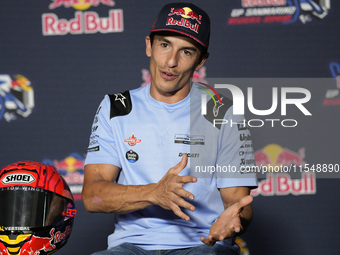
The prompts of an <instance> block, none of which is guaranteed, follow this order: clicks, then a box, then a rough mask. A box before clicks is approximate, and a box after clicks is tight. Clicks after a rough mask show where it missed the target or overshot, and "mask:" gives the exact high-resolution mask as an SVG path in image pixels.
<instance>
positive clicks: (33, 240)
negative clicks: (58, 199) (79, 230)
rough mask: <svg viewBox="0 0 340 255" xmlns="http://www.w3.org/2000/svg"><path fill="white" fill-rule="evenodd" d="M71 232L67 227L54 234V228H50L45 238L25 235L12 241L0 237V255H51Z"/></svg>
mask: <svg viewBox="0 0 340 255" xmlns="http://www.w3.org/2000/svg"><path fill="white" fill-rule="evenodd" d="M71 232H72V228H71V227H70V226H68V227H66V229H65V231H64V232H61V231H57V232H56V233H55V228H52V229H51V230H50V232H49V236H47V237H40V236H36V235H31V234H26V235H18V236H17V237H16V239H13V240H12V239H9V238H8V237H7V236H6V235H0V248H1V249H0V255H10V254H20V255H39V254H41V252H43V254H46V253H47V252H51V253H53V252H54V251H55V250H56V249H58V244H60V243H62V242H63V241H65V240H66V239H67V238H68V237H69V236H70V234H71ZM51 253H49V254H51Z"/></svg>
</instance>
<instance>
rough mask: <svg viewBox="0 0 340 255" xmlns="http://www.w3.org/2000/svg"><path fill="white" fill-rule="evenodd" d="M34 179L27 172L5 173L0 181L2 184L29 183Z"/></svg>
mask: <svg viewBox="0 0 340 255" xmlns="http://www.w3.org/2000/svg"><path fill="white" fill-rule="evenodd" d="M34 181H35V178H34V177H33V175H31V174H27V173H12V174H7V175H5V176H4V177H3V178H2V179H1V182H2V183H3V184H4V185H9V184H30V183H32V182H34Z"/></svg>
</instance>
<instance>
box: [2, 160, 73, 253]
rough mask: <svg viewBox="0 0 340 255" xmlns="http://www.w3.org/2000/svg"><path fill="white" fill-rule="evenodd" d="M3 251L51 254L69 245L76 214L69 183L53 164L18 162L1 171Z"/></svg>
mask: <svg viewBox="0 0 340 255" xmlns="http://www.w3.org/2000/svg"><path fill="white" fill-rule="evenodd" d="M0 205H1V206H0V254H2V255H30V254H34V255H44V254H51V253H53V252H55V251H56V250H58V249H60V248H61V247H62V246H63V245H65V244H66V242H67V240H68V238H69V236H70V234H71V232H72V226H73V221H74V216H75V214H76V210H75V205H74V199H73V196H72V193H71V191H70V188H69V186H68V185H67V183H66V182H65V180H64V179H63V178H62V176H61V175H60V174H59V172H58V170H57V169H56V168H55V167H53V166H50V165H44V164H42V163H38V162H33V161H22V162H17V163H14V164H11V165H8V166H5V167H3V168H2V169H1V170H0Z"/></svg>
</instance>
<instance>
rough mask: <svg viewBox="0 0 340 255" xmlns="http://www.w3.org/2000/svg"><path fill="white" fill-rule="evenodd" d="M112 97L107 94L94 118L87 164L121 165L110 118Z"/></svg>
mask: <svg viewBox="0 0 340 255" xmlns="http://www.w3.org/2000/svg"><path fill="white" fill-rule="evenodd" d="M110 104H111V103H110V99H109V96H108V95H106V96H105V97H104V99H103V101H102V102H101V103H100V105H99V107H98V110H97V112H96V115H95V117H94V120H93V124H92V128H91V135H90V142H89V147H88V149H87V156H86V159H85V165H87V164H111V165H115V166H118V167H121V164H120V160H119V157H118V151H117V147H116V141H115V136H114V133H113V127H112V125H113V124H112V123H113V121H112V120H111V119H110V109H111V107H110Z"/></svg>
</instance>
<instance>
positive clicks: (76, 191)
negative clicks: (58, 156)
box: [42, 153, 85, 201]
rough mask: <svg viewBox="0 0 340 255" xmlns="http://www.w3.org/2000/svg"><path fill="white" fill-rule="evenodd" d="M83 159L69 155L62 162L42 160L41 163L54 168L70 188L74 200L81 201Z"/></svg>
mask: <svg viewBox="0 0 340 255" xmlns="http://www.w3.org/2000/svg"><path fill="white" fill-rule="evenodd" d="M84 162H85V159H84V157H83V156H81V155H80V154H78V153H71V154H70V155H69V156H67V157H66V158H64V159H62V160H52V159H48V158H46V159H43V160H42V163H43V164H47V165H52V166H54V167H56V168H57V169H58V171H59V173H60V175H61V176H62V177H63V178H64V179H65V181H66V182H67V184H68V185H69V187H70V190H71V192H72V195H73V197H74V200H76V201H77V200H81V191H82V188H83V180H84Z"/></svg>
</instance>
